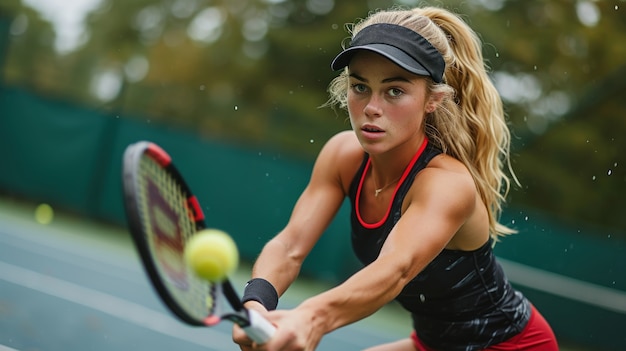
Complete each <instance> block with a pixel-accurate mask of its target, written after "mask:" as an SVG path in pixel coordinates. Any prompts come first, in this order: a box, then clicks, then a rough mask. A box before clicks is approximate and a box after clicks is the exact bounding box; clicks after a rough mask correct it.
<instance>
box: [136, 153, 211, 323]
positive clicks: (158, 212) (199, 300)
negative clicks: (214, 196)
mask: <svg viewBox="0 0 626 351" xmlns="http://www.w3.org/2000/svg"><path fill="white" fill-rule="evenodd" d="M138 182H139V189H141V191H140V192H141V194H140V199H141V200H140V203H141V204H143V206H141V207H142V208H141V209H140V213H141V217H142V222H143V226H144V229H145V231H144V232H145V233H147V234H146V235H147V236H148V238H146V239H147V242H148V245H149V246H150V252H151V253H152V255H153V261H154V262H155V265H156V267H157V269H158V270H159V274H161V276H163V277H167V278H168V279H166V280H165V282H164V283H165V285H166V288H167V289H168V291H169V292H170V294H171V295H172V297H173V298H174V299H175V300H176V301H177V303H178V304H179V305H180V306H181V307H182V308H183V309H184V310H185V311H186V312H187V313H188V314H190V315H191V316H193V317H194V318H196V319H198V320H203V319H204V318H206V316H207V315H212V314H214V313H215V312H216V308H217V304H216V302H217V301H218V299H217V298H216V291H215V286H214V285H213V284H209V283H207V282H206V281H203V280H200V279H198V278H197V277H196V276H195V275H194V274H193V273H192V272H190V270H189V269H188V268H187V267H186V265H185V264H184V258H183V251H184V245H185V243H186V242H187V240H188V239H189V238H190V237H191V236H192V235H193V234H194V233H195V232H196V230H197V224H196V222H195V221H194V220H193V218H194V216H193V214H192V213H191V209H190V208H189V206H188V204H187V199H188V197H189V195H190V194H187V193H186V192H184V191H183V189H182V188H181V186H180V184H179V183H178V182H177V180H176V179H175V178H174V177H172V175H171V174H170V172H168V171H167V170H166V169H164V168H163V167H162V166H161V165H159V164H158V163H157V162H156V161H155V160H153V159H152V158H150V157H146V155H144V157H141V160H140V164H139V176H138Z"/></svg>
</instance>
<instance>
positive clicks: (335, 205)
mask: <svg viewBox="0 0 626 351" xmlns="http://www.w3.org/2000/svg"><path fill="white" fill-rule="evenodd" d="M362 157H363V151H362V149H361V148H360V146H359V144H358V142H357V140H356V138H355V137H354V133H353V132H351V131H348V132H342V133H339V134H338V135H336V136H334V137H333V138H331V139H330V140H329V141H328V142H327V143H326V144H325V145H324V147H323V148H322V150H321V151H320V154H319V156H318V158H317V160H316V162H315V165H314V166H313V171H312V174H311V179H310V181H309V184H308V185H307V187H306V188H305V190H304V191H303V193H302V194H301V195H300V197H299V199H298V201H297V202H296V205H295V207H294V209H293V211H292V213H291V217H290V219H289V222H288V223H287V225H286V226H285V227H284V229H283V230H281V231H280V232H279V233H278V234H277V235H276V236H275V237H274V238H273V239H271V240H270V241H269V242H267V244H266V245H265V246H264V247H263V250H262V251H261V254H260V255H259V257H258V258H257V260H256V262H255V264H254V267H253V270H252V277H253V278H254V277H260V278H264V279H266V280H268V281H269V282H271V283H272V285H274V287H275V288H276V290H277V292H278V295H279V296H280V295H282V294H283V293H284V292H285V291H286V290H287V288H288V287H289V285H290V284H291V283H292V282H293V281H294V280H295V279H296V277H297V276H298V273H299V272H300V267H301V266H302V262H303V261H304V259H305V258H306V256H307V255H308V254H309V252H310V251H311V249H312V248H313V246H314V245H315V243H316V242H317V241H318V240H319V238H320V237H321V235H322V234H323V233H324V231H325V230H326V228H327V227H328V225H329V224H330V222H331V221H332V219H333V218H334V216H335V214H336V213H337V211H338V210H339V208H340V207H341V204H342V203H343V201H344V199H345V196H346V194H347V191H348V187H349V184H350V181H351V180H352V177H353V176H354V174H355V173H356V171H357V169H358V167H359V165H360V162H361V160H362Z"/></svg>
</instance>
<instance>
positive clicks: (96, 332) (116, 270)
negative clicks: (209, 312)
mask: <svg viewBox="0 0 626 351" xmlns="http://www.w3.org/2000/svg"><path fill="white" fill-rule="evenodd" d="M34 208H35V206H34V205H32V204H24V203H19V202H15V201H10V200H6V199H0V351H7V350H20V351H25V350H31V351H35V350H46V351H57V350H58V351H61V350H62V351H67V350H93V351H100V350H127V349H131V348H132V349H140V350H152V351H159V350H177V351H187V350H188V351H195V350H205V351H206V350H238V347H236V345H234V344H233V343H232V341H231V338H230V329H231V326H230V325H229V324H228V323H223V324H222V325H220V326H218V327H216V328H212V329H208V328H197V327H189V326H186V325H184V324H182V323H180V322H179V321H178V320H177V319H175V317H173V316H172V315H171V314H170V313H169V311H168V310H166V309H165V308H164V306H163V305H162V304H161V302H160V300H158V298H157V296H156V295H155V293H154V292H153V290H152V288H151V286H150V285H149V282H148V280H147V278H146V277H145V275H144V273H143V270H142V267H141V266H140V263H139V259H138V257H137V255H136V254H135V252H134V248H133V246H132V243H131V241H130V237H129V236H128V235H127V234H126V232H125V230H124V229H120V228H116V227H111V226H106V225H102V224H94V223H93V222H88V221H85V220H82V219H80V218H75V217H72V216H67V215H65V216H63V215H59V214H58V213H57V214H56V216H55V218H54V220H53V221H52V223H50V224H48V225H42V224H39V223H37V222H36V221H35V220H34V215H33V213H34ZM248 269H249V267H247V266H244V267H242V269H241V270H240V272H238V273H237V274H236V275H235V276H234V277H233V281H234V284H235V286H237V287H242V286H243V284H244V282H245V281H246V278H247V277H248V274H249V273H248ZM324 288H325V286H324V285H323V284H320V283H315V282H310V281H302V282H300V283H299V284H297V285H296V286H294V287H293V288H292V289H290V291H288V293H287V294H286V295H285V296H284V298H283V299H282V300H281V306H282V307H289V306H293V305H295V304H297V303H298V302H299V301H301V300H302V299H304V298H306V297H307V296H310V295H312V294H314V293H316V292H318V291H321V290H322V289H324ZM239 291H241V289H239ZM409 326H410V323H409V321H408V316H406V314H404V313H402V312H400V311H399V309H398V308H397V306H389V307H388V308H385V309H384V310H382V311H380V312H379V313H377V314H376V315H375V316H374V317H370V318H369V319H367V320H365V321H362V322H358V323H355V324H353V325H350V326H348V327H345V328H342V329H340V330H337V331H335V332H333V333H331V334H329V335H328V336H326V337H325V338H324V339H323V341H322V343H321V344H320V347H319V348H318V350H320V351H324V350H326V351H331V350H360V349H362V348H365V347H368V346H372V345H375V344H378V343H382V342H387V341H391V340H396V339H398V338H401V337H405V336H406V335H408V330H409Z"/></svg>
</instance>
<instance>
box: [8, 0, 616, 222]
mask: <svg viewBox="0 0 626 351" xmlns="http://www.w3.org/2000/svg"><path fill="white" fill-rule="evenodd" d="M417 3H428V1H426V2H424V1H417V0H402V1H396V2H395V4H396V5H398V4H401V5H406V6H412V5H416V4H417ZM431 3H433V4H435V5H440V1H436V2H435V1H433V2H431ZM392 5H394V2H393V1H390V0H368V1H341V2H340V1H334V0H212V1H209V0H136V1H122V0H101V2H100V3H99V6H98V8H97V9H96V10H95V11H92V12H90V13H89V14H88V16H87V18H86V27H85V32H84V33H83V38H84V39H85V40H84V42H83V44H82V45H80V46H78V47H77V48H76V49H74V50H71V51H69V52H60V51H59V50H58V49H55V45H54V32H53V27H52V26H51V25H50V24H49V23H47V22H46V21H45V20H43V19H42V17H41V16H40V15H39V13H38V12H37V11H35V10H33V9H32V8H29V7H28V6H26V5H24V4H23V3H21V2H20V1H18V0H7V1H5V2H4V3H3V5H1V6H2V7H0V11H2V12H4V13H8V14H10V15H11V16H12V17H13V24H12V30H11V32H12V37H11V51H10V54H9V58H8V61H7V67H6V69H5V77H6V80H8V81H9V82H10V83H11V84H18V85H25V86H28V87H30V88H32V89H35V90H37V91H41V92H46V93H48V94H53V95H56V96H62V97H65V98H68V99H72V100H74V101H77V102H78V103H81V104H85V105H90V106H97V107H98V108H100V109H105V110H109V111H111V113H114V114H122V115H125V116H131V117H137V118H144V119H149V120H150V122H151V123H168V124H172V125H177V126H181V127H184V128H189V129H190V130H195V131H197V132H198V133H199V134H201V135H204V136H206V137H210V138H217V139H221V140H224V141H228V142H237V143H244V144H248V145H253V146H255V147H263V148H265V147H272V148H276V149H279V150H281V152H282V153H289V154H292V155H294V156H295V155H297V156H299V157H306V158H311V157H313V156H314V155H315V153H316V152H317V151H318V150H319V147H320V145H321V143H322V142H323V141H324V140H326V139H327V138H328V137H329V136H330V135H331V134H333V133H335V132H336V131H337V130H339V129H346V128H349V124H348V123H347V122H346V116H345V114H343V113H341V112H339V113H335V112H333V111H331V110H328V109H318V106H320V105H322V104H323V103H324V102H325V101H326V97H327V96H326V86H327V84H328V83H329V82H330V80H331V79H332V77H333V76H334V72H331V71H330V69H329V68H328V67H329V62H330V60H331V59H332V57H333V56H334V55H335V54H336V53H337V52H338V51H339V50H340V43H341V41H342V40H343V39H344V38H346V37H347V33H346V32H345V30H344V25H345V23H346V22H351V21H353V20H355V19H356V18H362V17H365V16H366V15H367V13H368V11H371V10H375V9H378V8H388V7H390V6H392ZM622 5H624V2H623V1H617V0H613V1H609V0H607V1H592V0H578V1H575V2H573V1H569V0H555V1H542V0H528V1H507V0H463V1H461V0H456V1H448V2H446V5H445V6H446V7H447V8H450V9H451V10H453V11H455V12H457V13H460V14H462V17H463V18H464V19H465V20H466V21H467V22H468V23H469V24H470V25H471V26H472V27H473V28H474V29H475V30H476V31H477V32H478V33H479V35H480V37H481V39H482V40H483V42H484V43H485V46H484V55H485V58H486V60H487V63H488V65H489V66H490V68H491V71H492V77H493V79H494V82H495V84H496V86H497V87H498V89H499V91H500V92H501V94H502V97H503V100H504V102H505V106H506V109H507V114H508V116H509V119H510V122H511V127H512V130H513V132H514V134H515V139H514V145H513V151H514V168H515V170H516V172H517V174H518V176H519V178H520V179H521V182H522V187H521V189H515V191H513V192H512V194H511V195H512V200H513V203H514V204H520V205H527V206H530V207H534V208H540V209H544V210H546V211H549V212H550V213H553V214H555V215H556V216H561V217H568V218H576V219H582V220H588V221H592V222H596V223H600V224H603V225H607V226H613V227H615V228H625V227H626V220H625V219H623V217H622V216H621V215H620V214H619V213H620V212H621V211H622V210H623V209H624V208H626V196H624V195H626V194H624V190H623V189H624V183H625V182H626V175H625V174H624V172H623V171H621V169H622V168H623V167H624V166H623V165H624V164H626V160H624V156H622V153H621V152H620V151H621V150H624V149H626V145H625V144H626V140H625V138H624V136H623V134H624V131H625V130H626V125H625V122H623V120H624V119H623V118H622V115H623V114H624V111H625V105H624V102H623V101H622V100H621V99H620V97H621V96H622V95H624V91H625V87H624V83H622V81H623V79H621V78H622V77H624V74H625V73H626V70H625V69H624V68H623V67H624V58H625V57H626V46H624V45H619V44H618V43H622V42H624V40H625V38H624V37H625V36H626V31H625V30H624V29H626V28H625V27H626V20H625V19H626V18H625V12H624V11H626V8H624V7H625V6H622ZM25 23H26V25H25ZM13 27H14V28H13Z"/></svg>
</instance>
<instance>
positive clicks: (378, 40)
mask: <svg viewBox="0 0 626 351" xmlns="http://www.w3.org/2000/svg"><path fill="white" fill-rule="evenodd" d="M357 50H369V51H372V52H375V53H378V54H380V55H383V56H384V57H386V58H388V59H389V60H391V61H393V62H394V63H396V64H397V65H398V66H400V67H402V68H404V69H405V70H407V71H409V72H411V73H415V74H417V75H420V76H429V77H431V78H432V79H433V80H434V81H435V82H436V83H441V82H442V81H443V72H444V69H445V67H446V64H445V62H444V60H443V57H442V56H441V54H440V53H439V51H437V49H435V47H434V46H432V45H431V44H430V43H429V42H428V40H426V39H424V37H422V36H421V35H420V34H419V33H417V32H414V31H412V30H410V29H408V28H406V27H403V26H399V25H395V24H389V23H379V24H372V25H370V26H367V27H365V28H363V29H362V30H361V31H359V32H358V33H357V34H356V35H355V36H354V38H353V39H352V42H351V43H350V46H349V47H348V48H346V49H345V50H344V51H342V52H341V53H339V55H337V57H335V59H334V60H333V62H332V63H331V65H330V67H331V68H332V69H333V70H335V71H337V70H340V69H342V68H344V67H346V66H348V64H349V63H350V60H351V59H352V57H353V56H354V54H355V53H356V52H357Z"/></svg>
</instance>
